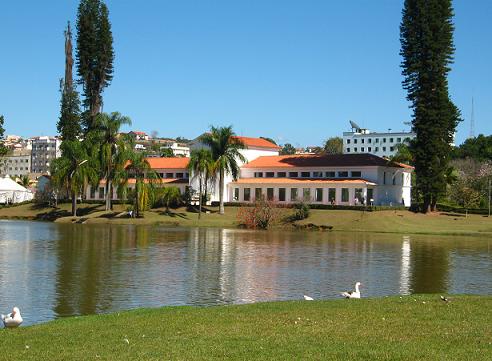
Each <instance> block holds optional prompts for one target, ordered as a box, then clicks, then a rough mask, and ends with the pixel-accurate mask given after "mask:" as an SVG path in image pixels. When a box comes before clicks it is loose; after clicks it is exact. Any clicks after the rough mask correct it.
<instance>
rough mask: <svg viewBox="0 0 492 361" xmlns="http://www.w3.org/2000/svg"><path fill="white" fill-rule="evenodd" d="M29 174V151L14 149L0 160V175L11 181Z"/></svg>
mask: <svg viewBox="0 0 492 361" xmlns="http://www.w3.org/2000/svg"><path fill="white" fill-rule="evenodd" d="M30 172H31V151H29V150H24V149H14V150H13V151H12V153H11V154H9V155H7V156H5V157H3V158H2V159H1V160H0V175H3V176H9V177H11V178H13V179H15V178H20V177H22V176H26V175H29V173H30Z"/></svg>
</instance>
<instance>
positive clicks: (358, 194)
mask: <svg viewBox="0 0 492 361" xmlns="http://www.w3.org/2000/svg"><path fill="white" fill-rule="evenodd" d="M354 193H355V199H354V201H355V203H356V204H364V201H365V199H364V193H363V191H362V188H355V192H354Z"/></svg>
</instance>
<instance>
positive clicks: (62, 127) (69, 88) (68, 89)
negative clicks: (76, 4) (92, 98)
mask: <svg viewBox="0 0 492 361" xmlns="http://www.w3.org/2000/svg"><path fill="white" fill-rule="evenodd" d="M72 66H73V57H72V32H71V29H70V22H69V23H68V25H67V30H66V31H65V79H64V81H63V82H61V84H60V88H61V89H60V91H61V94H62V98H61V110H60V118H59V120H58V124H57V129H58V133H59V134H60V136H61V138H62V140H63V141H74V140H77V138H78V136H79V135H80V134H81V132H82V128H81V125H80V100H79V94H78V93H77V91H76V90H75V88H74V85H73V77H72Z"/></svg>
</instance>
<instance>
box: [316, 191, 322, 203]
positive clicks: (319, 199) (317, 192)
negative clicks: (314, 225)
mask: <svg viewBox="0 0 492 361" xmlns="http://www.w3.org/2000/svg"><path fill="white" fill-rule="evenodd" d="M315 198H316V202H323V188H316V192H315Z"/></svg>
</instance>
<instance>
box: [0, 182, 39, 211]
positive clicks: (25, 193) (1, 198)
mask: <svg viewBox="0 0 492 361" xmlns="http://www.w3.org/2000/svg"><path fill="white" fill-rule="evenodd" d="M32 198H33V195H32V192H31V191H30V190H28V189H26V188H24V187H23V186H21V185H20V184H18V183H16V182H14V181H13V180H12V179H10V178H9V177H5V178H0V204H2V203H3V204H6V203H21V202H26V201H30V200H32Z"/></svg>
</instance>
